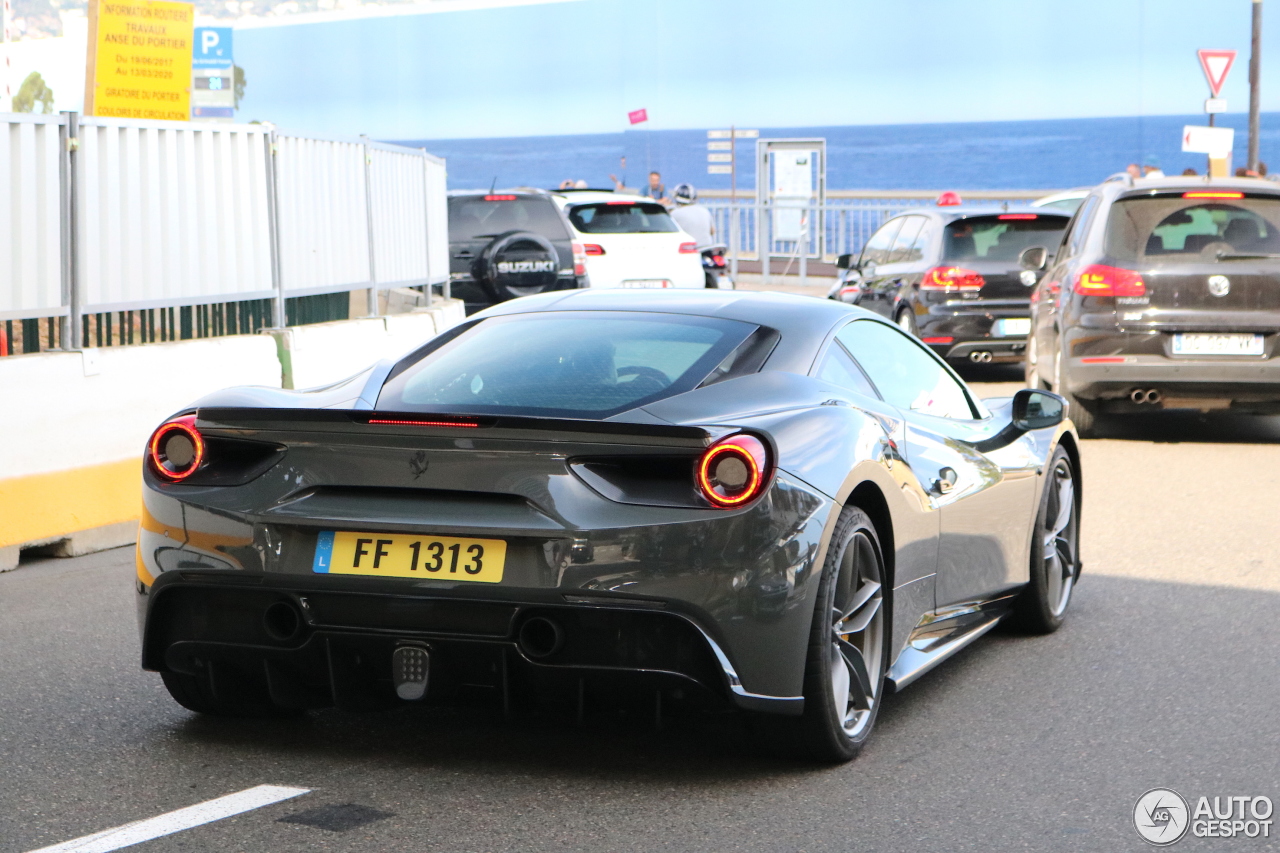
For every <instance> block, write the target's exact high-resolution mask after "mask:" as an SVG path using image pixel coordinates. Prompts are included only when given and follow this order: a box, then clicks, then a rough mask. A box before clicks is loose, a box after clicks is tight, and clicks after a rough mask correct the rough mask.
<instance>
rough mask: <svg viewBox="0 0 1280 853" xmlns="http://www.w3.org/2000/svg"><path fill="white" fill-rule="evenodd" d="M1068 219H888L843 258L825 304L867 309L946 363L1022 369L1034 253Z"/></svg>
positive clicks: (1025, 215)
mask: <svg viewBox="0 0 1280 853" xmlns="http://www.w3.org/2000/svg"><path fill="white" fill-rule="evenodd" d="M1068 221H1069V217H1068V216H1067V215H1066V214H1064V213H1061V212H1059V211H1054V210H1046V209H1044V208H1040V207H1008V208H990V207H965V206H955V207H939V208H920V209H918V210H911V211H908V212H906V213H903V214H900V215H898V216H895V217H893V218H892V219H890V220H889V221H888V222H886V223H885V224H884V225H882V226H880V228H879V229H878V230H877V231H876V232H875V233H874V234H872V235H871V239H869V240H867V244H866V245H865V246H864V247H863V248H862V253H861V254H860V255H856V256H855V255H841V256H840V258H839V260H838V261H837V262H836V266H838V267H839V268H840V269H841V270H842V273H841V274H840V276H839V278H838V280H837V282H836V285H835V287H833V288H832V289H831V293H830V294H829V296H830V297H831V298H832V299H838V300H841V301H843V302H851V303H853V304H855V305H860V306H862V307H863V308H868V309H870V310H872V311H875V312H876V313H877V314H881V315H883V316H885V317H887V318H889V319H890V320H893V321H894V322H896V323H897V324H898V325H899V326H901V327H902V328H903V329H905V330H907V331H908V332H911V333H912V334H914V335H917V336H918V337H919V338H920V339H921V340H923V341H924V342H925V343H926V344H928V345H929V346H930V347H931V348H932V349H933V351H934V352H936V353H937V354H938V355H940V356H942V357H944V358H951V359H960V358H967V359H969V360H970V361H973V362H979V363H985V362H992V361H1020V360H1021V359H1022V354H1023V351H1024V350H1025V349H1026V346H1027V334H1028V332H1029V331H1030V329H1031V320H1030V316H1031V312H1030V296H1031V288H1032V286H1033V285H1035V283H1036V278H1037V273H1036V272H1035V271H1034V270H1028V269H1024V268H1023V266H1022V265H1021V257H1022V253H1023V252H1024V251H1025V250H1026V249H1028V248H1031V247H1034V246H1045V245H1057V243H1058V239H1059V238H1060V236H1061V234H1062V229H1063V228H1065V227H1066V225H1067V222H1068Z"/></svg>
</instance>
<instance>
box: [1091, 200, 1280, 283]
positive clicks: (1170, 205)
mask: <svg viewBox="0 0 1280 853" xmlns="http://www.w3.org/2000/svg"><path fill="white" fill-rule="evenodd" d="M1277 224H1280V199H1276V198H1239V199H1231V200H1229V201H1226V200H1214V201H1209V200H1205V199H1191V198H1183V197H1182V196H1181V195H1178V196H1174V197H1167V196H1166V197H1160V196H1156V197H1147V198H1126V199H1121V200H1120V201H1118V202H1116V203H1115V204H1114V205H1113V206H1112V208H1111V215H1110V218H1109V219H1108V220H1107V234H1106V253H1107V256H1108V257H1109V258H1111V259H1113V260H1115V261H1118V262H1120V263H1126V264H1145V265H1154V266H1162V265H1169V264H1178V263H1187V262H1194V263H1205V262H1208V263H1215V262H1217V261H1231V260H1234V259H1236V258H1250V259H1252V258H1258V256H1259V255H1263V256H1265V255H1280V228H1277ZM1262 259H1263V260H1272V261H1274V260H1276V259H1274V258H1272V259H1267V258H1262Z"/></svg>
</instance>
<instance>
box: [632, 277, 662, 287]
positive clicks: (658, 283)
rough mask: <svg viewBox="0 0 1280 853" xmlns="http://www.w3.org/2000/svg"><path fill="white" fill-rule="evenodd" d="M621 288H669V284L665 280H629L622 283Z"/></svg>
mask: <svg viewBox="0 0 1280 853" xmlns="http://www.w3.org/2000/svg"><path fill="white" fill-rule="evenodd" d="M622 286H623V287H670V286H671V282H670V281H668V280H667V279H665V278H629V279H627V280H626V281H624V282H622Z"/></svg>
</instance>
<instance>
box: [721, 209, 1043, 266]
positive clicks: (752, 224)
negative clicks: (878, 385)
mask: <svg viewBox="0 0 1280 853" xmlns="http://www.w3.org/2000/svg"><path fill="white" fill-rule="evenodd" d="M942 192H943V191H942V190H827V192H826V200H825V203H824V204H818V203H812V204H807V205H805V204H799V205H797V204H795V203H784V202H781V201H779V202H772V203H767V202H761V201H760V200H758V199H757V198H756V197H755V196H754V195H752V194H751V193H750V191H749V190H748V191H745V192H740V193H738V194H737V196H736V198H731V197H730V194H729V192H728V191H727V190H713V191H703V192H701V193H700V195H699V202H700V203H701V204H704V205H705V206H706V207H707V208H708V209H710V211H711V213H712V214H713V215H714V217H715V223H716V235H717V239H718V240H719V241H720V242H722V243H725V244H727V245H728V246H729V264H730V267H731V271H730V272H731V275H735V276H736V275H737V272H738V263H739V261H753V262H760V264H761V271H762V272H763V273H764V275H765V278H766V279H767V278H768V276H769V274H770V270H771V266H772V269H773V271H775V272H776V271H781V270H782V269H784V268H787V267H788V263H789V262H790V264H789V268H790V269H791V270H793V271H795V270H801V269H803V268H804V266H805V265H806V263H807V262H811V261H824V262H827V263H830V262H832V261H834V260H836V259H837V258H838V257H839V256H840V255H843V254H847V253H854V252H858V251H860V250H861V249H862V246H863V244H864V243H866V241H867V239H868V238H869V237H870V236H871V235H872V233H874V232H875V230H876V229H877V228H879V227H880V226H881V225H883V224H884V223H885V221H886V220H888V219H889V218H891V217H893V216H896V215H897V214H899V213H902V212H903V211H905V210H909V209H910V208H913V207H920V206H925V205H933V204H936V203H937V199H938V196H939V195H941V193H942ZM1054 192H1057V190H967V191H966V190H960V191H959V192H958V194H959V196H960V197H961V199H962V200H963V201H964V202H965V203H976V204H981V205H991V206H993V207H999V206H1002V205H1013V204H1026V203H1028V202H1029V201H1032V200H1034V199H1037V198H1041V197H1043V196H1046V195H1049V194H1050V193H1054ZM770 213H771V214H772V215H771V216H770V215H766V214H770ZM762 245H765V246H768V247H769V251H767V252H763V253H762V252H761V246H762ZM771 262H772V263H771Z"/></svg>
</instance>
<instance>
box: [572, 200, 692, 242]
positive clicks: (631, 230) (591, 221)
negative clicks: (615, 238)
mask: <svg viewBox="0 0 1280 853" xmlns="http://www.w3.org/2000/svg"><path fill="white" fill-rule="evenodd" d="M569 221H571V222H572V223H573V227H574V228H577V229H578V230H579V231H581V232H582V233H583V234H652V233H659V232H661V233H666V232H669V231H679V230H680V228H679V227H678V226H677V225H676V223H675V222H674V221H673V220H672V219H671V216H670V215H669V214H668V213H667V210H666V208H664V207H663V206H662V205H660V204H617V203H613V204H610V203H605V204H580V205H577V206H575V207H573V208H571V209H570V210H569Z"/></svg>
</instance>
